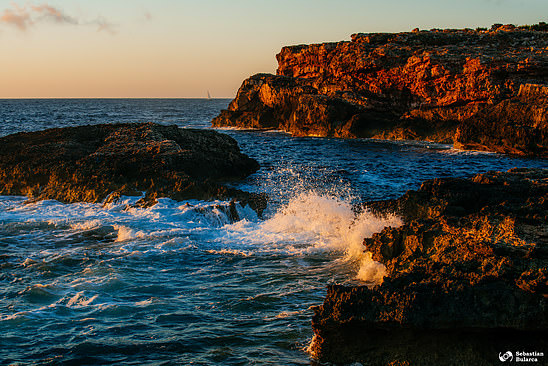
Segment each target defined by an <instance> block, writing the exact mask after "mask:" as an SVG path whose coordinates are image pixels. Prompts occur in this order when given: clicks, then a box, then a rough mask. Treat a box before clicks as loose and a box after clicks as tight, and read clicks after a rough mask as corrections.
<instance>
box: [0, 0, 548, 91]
mask: <svg viewBox="0 0 548 366" xmlns="http://www.w3.org/2000/svg"><path fill="white" fill-rule="evenodd" d="M547 16H548V1H547V0H461V1H453V0H451V1H445V0H428V1H404V0H361V1H360V0H346V1H324V0H276V1H267V0H231V1H221V0H196V1H194V0H154V1H152V0H149V1H146V0H92V1H90V0H56V1H55V0H46V2H40V1H35V2H33V1H26V2H25V1H18V0H15V1H9V0H8V1H6V0H0V44H1V51H0V64H1V66H2V67H1V68H0V98H37V97H39V98H54V97H70V98H74V97H91V98H95V97H151V98H156V97H204V96H206V94H207V90H209V91H210V92H211V95H212V96H213V97H233V96H234V95H235V93H236V91H237V89H238V87H239V86H240V84H241V82H242V81H243V80H244V79H245V78H246V77H248V76H250V75H252V74H254V73H258V72H269V73H274V72H275V70H276V59H275V54H276V53H278V52H279V50H280V48H281V47H282V46H284V45H291V44H300V43H317V42H325V41H339V40H349V39H350V34H352V33H356V32H381V31H382V32H397V31H409V30H411V29H413V28H415V27H419V28H421V29H430V28H462V27H471V28H475V27H478V26H484V27H488V26H490V25H491V24H493V23H513V24H532V23H538V22H539V21H547V22H548V19H547Z"/></svg>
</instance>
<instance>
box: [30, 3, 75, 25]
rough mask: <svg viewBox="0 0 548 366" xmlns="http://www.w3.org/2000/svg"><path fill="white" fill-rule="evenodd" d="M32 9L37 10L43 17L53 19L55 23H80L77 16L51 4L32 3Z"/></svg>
mask: <svg viewBox="0 0 548 366" xmlns="http://www.w3.org/2000/svg"><path fill="white" fill-rule="evenodd" d="M30 8H31V10H32V11H34V12H36V13H37V14H41V16H42V17H44V18H47V19H51V20H53V21H54V22H55V23H60V24H62V23H67V24H78V20H76V19H75V18H73V17H71V16H68V15H66V14H64V13H63V12H61V10H59V9H57V8H54V7H53V6H50V5H48V4H42V5H37V6H36V5H31V6H30Z"/></svg>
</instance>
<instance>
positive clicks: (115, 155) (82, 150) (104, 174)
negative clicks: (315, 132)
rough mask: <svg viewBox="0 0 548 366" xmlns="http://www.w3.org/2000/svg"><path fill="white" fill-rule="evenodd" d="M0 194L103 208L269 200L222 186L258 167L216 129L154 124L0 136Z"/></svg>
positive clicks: (257, 203)
mask: <svg viewBox="0 0 548 366" xmlns="http://www.w3.org/2000/svg"><path fill="white" fill-rule="evenodd" d="M0 146H1V147H2V149H1V150H0V194H1V195H26V196H28V197H29V198H30V199H31V200H40V199H55V200H58V201H61V202H79V201H85V202H102V201H103V200H105V199H107V200H113V199H116V198H117V197H119V196H120V195H122V194H124V195H141V192H146V196H145V198H144V200H143V203H152V202H154V201H155V199H156V198H157V197H170V198H173V199H176V200H183V199H204V200H209V199H229V198H234V199H236V200H240V201H242V202H244V203H250V204H251V205H252V206H253V207H255V208H256V209H258V210H259V211H260V210H261V209H262V208H264V205H265V200H264V197H260V196H257V195H251V194H248V193H245V192H242V191H239V190H236V189H231V188H227V187H226V186H224V185H222V183H223V182H228V181H230V180H234V179H240V178H244V177H246V176H247V175H249V174H251V173H253V172H255V171H256V170H257V169H258V168H259V164H258V163H257V162H256V161H255V160H253V159H251V158H249V157H248V156H246V155H244V154H242V153H241V152H240V149H239V147H238V145H237V143H236V141H235V140H234V139H232V138H231V137H229V136H227V135H223V134H220V133H217V132H214V131H205V130H192V129H181V128H178V127H177V126H162V125H158V124H153V123H142V124H103V125H90V126H80V127H67V128H56V129H50V130H45V131H38V132H30V133H17V134H13V135H9V136H5V137H2V138H0Z"/></svg>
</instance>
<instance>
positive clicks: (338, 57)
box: [212, 26, 548, 157]
mask: <svg viewBox="0 0 548 366" xmlns="http://www.w3.org/2000/svg"><path fill="white" fill-rule="evenodd" d="M544 29H545V27H540V26H539V27H522V28H521V29H520V28H516V27H510V26H497V27H493V29H492V30H491V31H473V30H469V29H464V30H431V31H418V30H416V31H414V32H409V33H394V34H392V33H371V34H362V33H360V34H354V35H352V41H350V42H348V41H344V42H337V43H323V44H314V45H299V46H290V47H284V48H282V50H281V52H280V53H279V54H278V55H277V56H276V57H277V59H278V70H277V75H267V74H258V75H254V76H252V77H250V78H249V79H247V80H246V81H244V83H243V84H242V86H241V88H240V90H239V91H238V94H237V96H236V98H235V99H234V100H233V101H232V103H231V104H230V105H229V107H228V109H227V110H224V111H222V112H221V114H220V115H219V116H218V117H216V118H215V119H214V120H213V122H212V123H213V125H214V126H237V127H242V128H272V129H280V130H284V131H287V132H290V133H292V134H294V135H298V136H310V135H314V136H331V137H343V138H359V137H372V138H381V139H411V140H427V141H434V142H441V143H454V144H455V145H456V146H457V147H460V148H463V149H478V150H490V151H499V152H504V153H511V154H518V155H531V156H541V157H548V102H547V99H546V94H547V90H548V32H546V31H545V30H544Z"/></svg>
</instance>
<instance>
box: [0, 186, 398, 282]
mask: <svg viewBox="0 0 548 366" xmlns="http://www.w3.org/2000/svg"><path fill="white" fill-rule="evenodd" d="M301 188H302V187H301ZM341 191H344V189H343V190H341ZM334 193H335V191H334V190H331V191H327V192H326V191H325V190H324V191H320V192H318V191H317V190H301V191H300V193H298V192H295V193H293V192H291V194H292V197H291V198H289V199H288V200H287V201H286V202H285V203H281V204H279V206H278V207H276V208H274V209H272V210H271V211H272V213H271V214H270V217H268V218H266V219H264V220H261V219H259V218H258V216H257V214H256V213H255V212H254V211H253V210H252V209H251V208H249V207H248V206H245V207H242V206H241V205H239V204H237V205H236V211H237V216H238V217H237V218H234V217H232V214H231V209H230V202H224V201H213V202H205V201H187V202H177V201H173V200H171V199H167V198H164V199H160V200H159V201H158V203H157V204H156V205H154V206H152V207H148V208H142V207H136V206H134V205H133V204H134V203H135V201H136V200H137V199H138V198H136V197H124V198H123V199H122V200H121V201H120V202H119V203H116V204H109V205H107V206H102V205H99V204H88V203H78V204H61V203H59V202H55V201H43V202H38V203H33V204H29V205H22V203H21V202H19V201H18V200H14V201H12V203H11V204H9V202H8V203H6V202H7V201H6V200H5V199H2V201H3V206H4V207H7V208H8V209H4V210H1V211H0V219H1V220H4V219H9V220H6V221H12V222H13V221H14V220H15V221H20V222H21V224H25V223H26V225H29V223H32V225H33V227H36V228H39V230H41V231H43V232H42V233H41V234H40V235H41V237H42V238H43V240H44V242H47V235H48V233H50V236H51V237H50V240H51V242H52V243H53V247H52V248H47V249H46V248H40V249H41V250H39V251H36V252H34V253H33V254H32V255H28V253H26V254H27V255H26V256H25V257H24V258H22V259H21V260H20V262H19V263H22V264H23V265H25V266H29V265H30V266H32V265H36V264H37V263H42V264H41V265H42V266H44V265H46V264H47V266H48V268H49V267H50V264H51V265H53V264H54V262H55V261H66V260H67V258H69V259H70V258H72V257H78V254H77V252H78V251H81V252H82V253H85V251H87V250H90V245H95V246H97V245H101V246H100V247H96V248H95V249H94V250H101V251H106V252H108V253H110V254H111V255H116V256H135V255H143V254H144V255H148V254H154V253H165V252H173V251H186V250H194V251H200V252H202V253H207V254H209V255H217V256H244V257H246V256H251V255H271V254H282V255H300V256H306V255H311V254H321V253H330V254H333V255H334V257H335V258H339V259H342V260H344V261H347V262H348V263H349V264H350V265H352V266H355V267H356V278H357V279H359V280H362V281H366V282H368V283H379V282H380V281H382V278H383V277H384V274H385V271H384V266H382V265H381V264H379V263H376V262H374V261H373V260H372V259H371V255H370V254H368V253H367V252H365V249H366V248H365V247H364V246H363V244H362V243H363V239H364V238H366V237H370V236H371V235H372V234H373V233H376V232H379V231H381V230H382V229H383V228H384V227H386V226H398V225H400V224H401V220H400V219H399V218H397V217H388V218H379V217H376V216H374V215H373V214H371V213H370V212H369V211H361V212H358V211H357V210H356V206H355V205H354V203H355V200H354V198H353V197H351V196H350V195H348V194H347V192H346V193H345V194H344V195H343V196H342V197H341V195H335V194H334ZM237 219H239V220H237ZM41 223H47V225H42V224H41ZM4 229H5V228H4ZM44 232H45V233H44ZM29 240H32V236H30V237H29ZM86 243H87V244H86ZM63 244H64V246H63ZM83 244H86V245H83ZM42 249H43V250H42ZM82 257H85V255H83V256H82Z"/></svg>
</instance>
